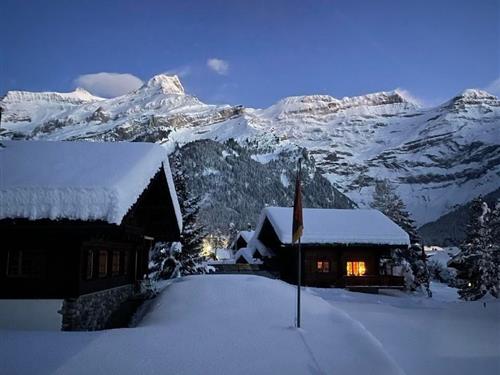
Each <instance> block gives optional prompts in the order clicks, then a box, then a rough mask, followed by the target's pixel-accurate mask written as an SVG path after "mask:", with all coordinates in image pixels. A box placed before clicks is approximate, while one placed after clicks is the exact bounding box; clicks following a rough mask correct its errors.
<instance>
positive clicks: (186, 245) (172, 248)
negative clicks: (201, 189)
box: [151, 151, 205, 279]
mask: <svg viewBox="0 0 500 375" xmlns="http://www.w3.org/2000/svg"><path fill="white" fill-rule="evenodd" d="M171 165H172V176H173V179H174V184H175V190H176V193H177V198H178V200H179V205H180V208H181V213H182V233H181V242H180V243H171V244H165V243H159V244H157V245H156V247H155V249H154V250H153V256H152V262H153V265H152V267H151V270H152V271H156V275H157V278H164V279H168V278H171V277H176V276H180V275H191V274H195V273H204V272H205V267H204V265H203V264H202V263H203V260H204V259H203V257H202V255H201V250H202V243H203V238H204V236H205V230H204V227H203V226H202V225H200V224H199V222H198V212H199V202H200V198H199V197H197V196H193V195H192V194H190V192H189V191H188V189H187V185H186V178H185V176H184V174H183V173H182V169H181V167H180V165H181V164H180V155H179V153H178V152H177V151H176V152H174V154H173V156H172V160H171Z"/></svg>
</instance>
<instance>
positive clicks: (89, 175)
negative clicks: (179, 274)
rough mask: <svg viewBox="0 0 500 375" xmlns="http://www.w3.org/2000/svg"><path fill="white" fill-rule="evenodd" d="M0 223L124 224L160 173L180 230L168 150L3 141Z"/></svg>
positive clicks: (0, 151) (115, 144) (148, 146)
mask: <svg viewBox="0 0 500 375" xmlns="http://www.w3.org/2000/svg"><path fill="white" fill-rule="evenodd" d="M2 144H3V145H4V146H5V147H3V148H0V170H1V174H0V201H1V204H0V219H2V218H27V219H30V220H37V219H53V220H55V219H61V218H66V219H71V220H77V219H80V220H104V221H107V222H109V223H113V224H120V223H121V221H122V219H123V217H124V216H125V215H126V214H127V212H128V210H129V209H130V207H131V206H132V205H133V204H134V203H135V202H136V201H137V199H138V198H139V196H140V195H141V193H142V192H143V191H144V190H145V189H146V187H147V186H148V185H149V182H150V180H151V178H153V177H154V175H155V174H156V173H157V172H158V170H159V169H160V168H161V167H162V165H163V168H164V172H165V175H166V177H167V181H168V185H169V190H170V198H171V199H172V202H173V205H174V207H175V210H176V215H177V221H178V225H179V228H182V217H181V215H180V209H179V203H178V201H177V195H176V193H175V186H174V183H173V180H172V177H171V173H170V167H169V164H168V157H167V153H166V150H165V149H164V148H163V147H161V146H159V145H156V144H152V143H129V142H110V143H93V142H43V141H2Z"/></svg>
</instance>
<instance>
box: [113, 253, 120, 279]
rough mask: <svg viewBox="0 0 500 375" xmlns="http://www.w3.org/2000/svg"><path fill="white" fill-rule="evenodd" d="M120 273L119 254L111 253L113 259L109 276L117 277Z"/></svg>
mask: <svg viewBox="0 0 500 375" xmlns="http://www.w3.org/2000/svg"><path fill="white" fill-rule="evenodd" d="M119 273H120V252H119V251H113V258H112V259H111V274H112V275H118V274H119Z"/></svg>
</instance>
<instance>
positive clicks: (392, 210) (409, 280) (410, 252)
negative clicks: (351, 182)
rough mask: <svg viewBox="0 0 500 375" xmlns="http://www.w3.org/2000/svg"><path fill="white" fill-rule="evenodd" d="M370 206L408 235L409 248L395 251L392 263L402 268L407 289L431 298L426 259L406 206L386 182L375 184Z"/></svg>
mask: <svg viewBox="0 0 500 375" xmlns="http://www.w3.org/2000/svg"><path fill="white" fill-rule="evenodd" d="M371 206H372V208H375V209H377V210H379V211H381V212H382V213H383V214H384V215H386V216H387V217H389V218H390V219H391V220H392V221H394V222H395V223H396V224H398V225H399V226H400V227H401V228H403V229H404V230H405V231H406V233H408V235H409V237H410V247H409V248H408V249H400V250H398V251H396V252H395V253H394V257H393V261H394V263H396V264H398V265H401V266H402V267H403V270H404V273H405V284H406V287H407V289H409V290H416V289H418V288H423V289H424V290H425V292H426V293H427V295H428V296H429V297H431V296H432V292H431V290H430V273H429V270H428V268H427V262H426V258H427V257H426V255H425V253H424V251H423V247H422V245H421V244H420V238H419V235H418V233H417V229H416V226H415V222H414V221H413V219H412V218H411V216H410V214H409V212H408V210H407V209H406V205H405V204H404V202H403V201H402V199H401V198H400V197H399V196H398V195H397V193H396V190H395V189H394V187H393V186H392V185H391V184H390V182H389V181H388V180H381V181H377V182H376V184H375V191H374V193H373V202H372V204H371Z"/></svg>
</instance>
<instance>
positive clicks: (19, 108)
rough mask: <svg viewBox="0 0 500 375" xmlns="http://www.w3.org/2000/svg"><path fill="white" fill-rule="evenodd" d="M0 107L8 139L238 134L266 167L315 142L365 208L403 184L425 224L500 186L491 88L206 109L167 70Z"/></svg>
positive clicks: (183, 140) (180, 140)
mask: <svg viewBox="0 0 500 375" xmlns="http://www.w3.org/2000/svg"><path fill="white" fill-rule="evenodd" d="M0 105H1V106H2V107H3V108H4V115H3V120H2V133H1V137H4V138H14V139H16V138H25V139H54V140H56V139H58V140H61V139H67V140H74V139H88V140H94V141H103V140H104V141H116V140H130V141H149V142H160V143H163V144H165V146H166V147H170V148H171V149H173V147H174V146H175V145H176V144H180V145H183V144H188V143H190V142H192V141H196V140H200V139H212V140H216V141H219V142H223V141H226V140H228V139H230V138H233V139H235V140H236V141H238V142H239V143H240V145H242V146H244V147H247V148H249V149H251V150H253V151H252V152H253V153H254V154H253V155H254V156H253V157H254V158H255V160H258V161H260V162H262V163H263V162H266V161H268V160H270V159H272V158H273V155H274V156H275V155H278V154H280V153H281V152H282V151H283V150H288V149H290V148H294V147H295V148H301V147H303V148H306V149H307V150H308V153H309V155H311V156H312V157H313V158H314V160H315V163H316V166H317V168H318V171H320V173H321V174H322V175H323V176H324V177H326V178H327V179H328V180H329V181H330V183H332V185H333V186H335V187H337V188H339V189H340V190H341V191H342V192H343V193H345V194H346V195H347V196H349V197H350V198H352V199H353V200H354V201H355V202H357V203H358V204H359V205H361V206H363V205H368V204H369V202H370V200H371V194H372V191H373V184H374V181H375V180H377V179H381V178H388V179H389V180H391V181H392V182H393V183H394V184H395V185H396V186H397V188H398V191H399V193H400V195H401V196H402V198H403V199H404V200H405V202H406V203H407V205H408V207H409V209H410V211H411V212H412V214H413V215H414V217H415V219H416V221H417V223H418V224H424V223H426V222H430V221H433V220H436V219H437V218H439V217H440V216H442V215H443V214H446V213H447V212H450V211H452V210H453V209H454V208H455V207H456V206H457V205H461V204H464V203H466V202H468V201H469V200H471V199H472V198H473V197H475V196H477V195H479V194H487V193H489V192H491V191H494V190H495V189H497V188H498V187H499V186H500V182H499V181H500V101H499V100H498V98H496V97H495V96H493V95H490V94H489V93H487V92H484V91H481V90H466V91H464V92H463V93H462V94H460V95H458V96H456V97H455V98H453V99H451V100H450V101H449V102H447V103H444V104H442V105H440V106H437V107H435V108H430V109H422V108H420V107H419V106H418V105H417V104H416V103H413V102H412V101H411V100H410V99H409V98H407V97H405V95H404V94H403V93H401V92H398V91H393V92H381V93H375V94H369V95H364V96H358V97H351V98H343V99H336V98H333V97H331V96H328V95H311V96H296V97H289V98H285V99H282V100H281V101H279V102H278V103H276V104H274V105H272V106H271V107H269V108H265V109H252V108H243V107H241V106H230V105H209V104H205V103H202V102H201V101H200V100H199V99H197V98H196V97H194V96H191V95H188V94H186V93H185V92H184V88H183V87H182V84H181V83H180V81H179V79H178V78H177V77H175V76H173V77H170V76H165V75H159V76H155V77H153V78H152V79H151V80H149V81H148V82H147V83H146V84H145V85H144V86H143V87H141V88H139V89H138V90H136V91H134V92H131V93H129V94H127V95H124V96H121V97H117V98H113V99H102V98H97V97H94V96H92V95H91V94H89V93H84V92H82V91H78V90H77V91H76V92H74V93H69V94H57V93H26V92H9V93H8V94H7V95H6V96H5V97H4V98H3V99H2V101H1V103H0ZM236 193H237V192H236Z"/></svg>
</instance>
